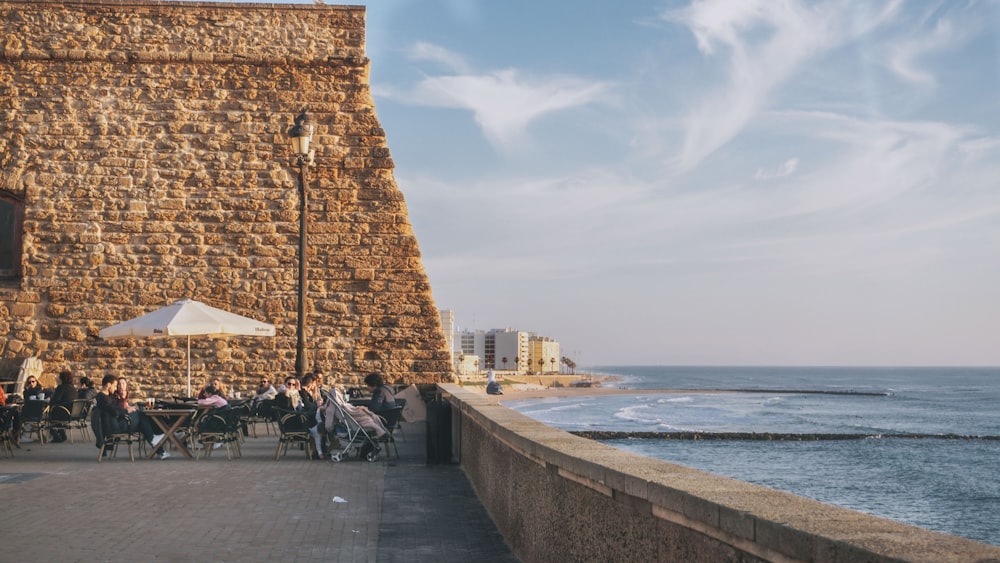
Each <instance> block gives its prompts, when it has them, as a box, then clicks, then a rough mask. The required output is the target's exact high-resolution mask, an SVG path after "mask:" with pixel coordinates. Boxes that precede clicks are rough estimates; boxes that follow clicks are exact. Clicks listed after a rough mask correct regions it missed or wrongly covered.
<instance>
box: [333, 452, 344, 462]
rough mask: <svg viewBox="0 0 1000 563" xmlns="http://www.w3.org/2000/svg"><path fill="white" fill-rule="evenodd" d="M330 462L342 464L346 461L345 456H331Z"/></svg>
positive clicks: (336, 454) (338, 453) (334, 454)
mask: <svg viewBox="0 0 1000 563" xmlns="http://www.w3.org/2000/svg"><path fill="white" fill-rule="evenodd" d="M330 461H335V462H337V463H340V462H341V461H344V454H342V453H340V452H337V453H333V454H330Z"/></svg>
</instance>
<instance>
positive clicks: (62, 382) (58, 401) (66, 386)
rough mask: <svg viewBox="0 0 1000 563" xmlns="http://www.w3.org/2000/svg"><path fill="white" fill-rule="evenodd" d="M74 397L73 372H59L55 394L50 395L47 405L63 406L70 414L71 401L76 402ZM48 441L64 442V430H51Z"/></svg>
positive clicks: (71, 408) (75, 395)
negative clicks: (50, 399) (50, 398)
mask: <svg viewBox="0 0 1000 563" xmlns="http://www.w3.org/2000/svg"><path fill="white" fill-rule="evenodd" d="M76 397H77V393H76V386H75V385H73V372H71V371H69V370H63V371H61V372H59V386H58V387H56V390H55V392H54V393H53V394H52V401H51V402H50V403H49V404H50V405H51V406H52V407H58V406H64V407H66V409H67V411H68V412H71V411H72V410H73V401H75V400H76ZM67 411H61V412H67ZM50 412H51V411H50ZM50 416H53V415H50ZM50 439H51V441H53V442H65V441H66V430H64V429H62V428H55V429H53V430H52V435H51V438H50Z"/></svg>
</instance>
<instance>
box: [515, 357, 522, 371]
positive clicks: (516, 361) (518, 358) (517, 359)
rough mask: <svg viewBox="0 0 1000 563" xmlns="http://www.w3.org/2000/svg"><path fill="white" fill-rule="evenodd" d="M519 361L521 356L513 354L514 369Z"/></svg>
mask: <svg viewBox="0 0 1000 563" xmlns="http://www.w3.org/2000/svg"><path fill="white" fill-rule="evenodd" d="M520 363H521V356H514V371H515V372H516V371H517V367H518V365H519V364H520Z"/></svg>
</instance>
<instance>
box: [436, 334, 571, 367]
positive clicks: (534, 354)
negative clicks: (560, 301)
mask: <svg viewBox="0 0 1000 563" xmlns="http://www.w3.org/2000/svg"><path fill="white" fill-rule="evenodd" d="M452 340H453V341H454V342H455V348H454V352H453V355H454V358H455V360H454V362H455V371H456V372H458V373H459V374H460V375H467V374H473V373H480V372H483V371H486V370H488V369H493V370H503V371H514V372H529V371H530V372H532V373H557V372H558V371H559V368H560V360H561V358H560V356H559V343H558V342H557V341H555V340H554V339H552V338H549V337H547V336H538V335H536V334H534V333H531V332H525V331H520V330H516V329H512V328H506V329H491V330H488V331H483V330H458V329H456V330H455V333H454V336H453V339H452ZM505 360H506V361H505ZM539 360H542V362H541V364H539Z"/></svg>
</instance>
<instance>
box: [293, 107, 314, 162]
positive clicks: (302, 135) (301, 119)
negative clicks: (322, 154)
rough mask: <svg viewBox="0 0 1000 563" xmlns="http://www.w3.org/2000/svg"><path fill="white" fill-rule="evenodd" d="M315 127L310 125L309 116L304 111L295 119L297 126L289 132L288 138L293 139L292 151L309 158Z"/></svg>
mask: <svg viewBox="0 0 1000 563" xmlns="http://www.w3.org/2000/svg"><path fill="white" fill-rule="evenodd" d="M312 133H313V127H312V125H311V124H310V123H309V116H308V115H306V110H302V113H300V114H299V115H298V116H297V117H296V118H295V125H293V126H292V128H291V129H289V130H288V136H289V137H291V138H292V151H293V152H294V153H295V154H296V155H297V156H300V157H306V156H309V141H311V140H312Z"/></svg>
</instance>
